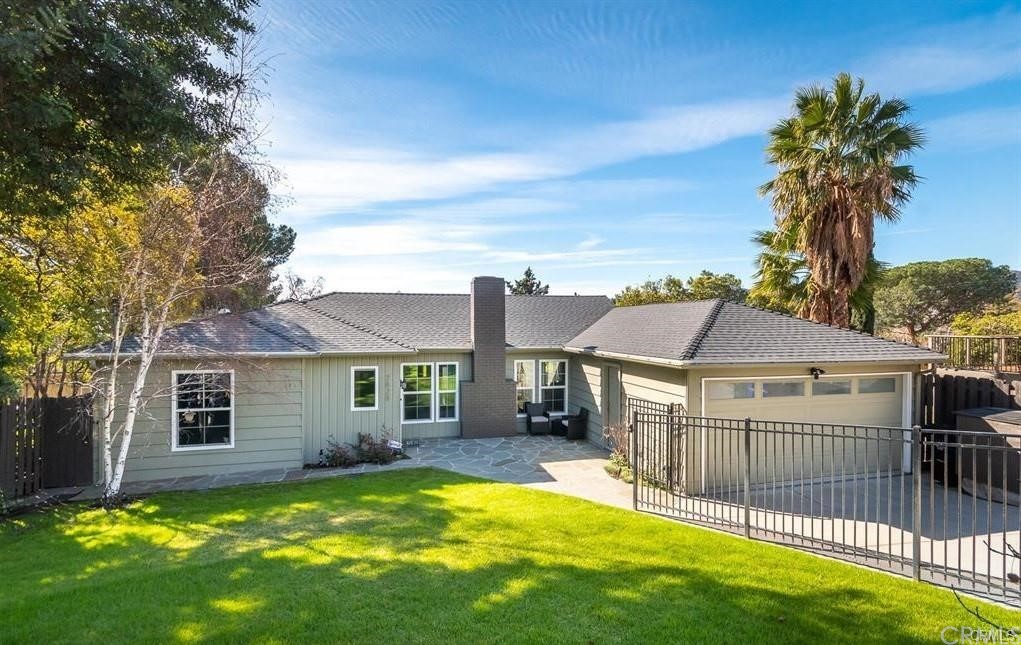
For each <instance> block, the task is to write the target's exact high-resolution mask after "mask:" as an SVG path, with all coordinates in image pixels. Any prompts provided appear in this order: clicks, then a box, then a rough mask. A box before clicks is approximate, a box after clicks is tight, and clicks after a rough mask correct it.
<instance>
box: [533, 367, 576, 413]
mask: <svg viewBox="0 0 1021 645" xmlns="http://www.w3.org/2000/svg"><path fill="white" fill-rule="evenodd" d="M543 363H563V364H564V384H563V385H543V384H542V364H543ZM570 368H571V363H570V362H569V361H568V360H567V359H566V358H540V359H539V360H538V362H537V365H536V375H537V376H538V377H539V378H537V379H536V381H535V386H536V387H537V388H538V389H539V403H542V391H543V390H560V389H563V390H564V409H563V410H557V411H553V410H547V412H549V413H550V414H567V413H568V410H570V409H571V405H570V401H568V400H567V396H568V395H567V393H568V391H569V390H570V388H569V387H568V386H569V385H570V379H571V377H570V374H569V373H570V371H571V369H570Z"/></svg>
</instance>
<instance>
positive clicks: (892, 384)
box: [858, 376, 897, 394]
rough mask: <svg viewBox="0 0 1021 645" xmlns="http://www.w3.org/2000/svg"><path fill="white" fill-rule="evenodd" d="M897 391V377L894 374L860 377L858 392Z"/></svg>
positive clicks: (881, 392) (880, 392)
mask: <svg viewBox="0 0 1021 645" xmlns="http://www.w3.org/2000/svg"><path fill="white" fill-rule="evenodd" d="M896 391H897V379H896V378H894V377H892V376H885V377H882V378H861V379H858V394H889V393H891V392H896Z"/></svg>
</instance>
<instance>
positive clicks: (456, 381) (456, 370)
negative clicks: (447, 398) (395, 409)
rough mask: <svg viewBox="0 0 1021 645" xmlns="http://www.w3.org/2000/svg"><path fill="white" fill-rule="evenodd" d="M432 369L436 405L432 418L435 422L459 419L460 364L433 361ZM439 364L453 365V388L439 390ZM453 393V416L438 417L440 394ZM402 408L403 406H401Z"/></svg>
mask: <svg viewBox="0 0 1021 645" xmlns="http://www.w3.org/2000/svg"><path fill="white" fill-rule="evenodd" d="M433 365H434V367H433V370H434V371H435V374H436V377H435V379H434V385H435V388H434V389H435V394H434V395H435V397H436V406H435V410H434V413H433V419H434V421H435V422H436V423H449V422H452V421H459V420H460V419H461V366H460V365H459V364H458V363H457V361H442V362H439V361H438V362H436V363H433ZM440 365H453V366H454V389H453V390H441V389H440ZM451 392H453V393H454V416H453V417H444V418H442V419H441V418H440V395H441V394H450V393H451ZM401 409H402V410H403V409H404V407H403V406H401Z"/></svg>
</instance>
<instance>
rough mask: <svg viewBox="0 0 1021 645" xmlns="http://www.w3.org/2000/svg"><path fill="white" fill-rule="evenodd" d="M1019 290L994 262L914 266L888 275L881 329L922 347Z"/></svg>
mask: <svg viewBox="0 0 1021 645" xmlns="http://www.w3.org/2000/svg"><path fill="white" fill-rule="evenodd" d="M1014 288H1015V283H1014V274H1013V272H1012V271H1011V270H1010V268H1009V267H1007V266H994V265H993V263H992V262H990V261H989V260H985V259H981V258H962V259H954V260H943V261H940V262H911V263H909V264H904V265H901V266H897V267H893V268H892V269H888V270H887V271H885V272H884V273H883V277H882V280H881V281H880V283H879V285H878V287H877V288H876V293H875V307H876V324H877V326H878V327H879V329H880V330H883V331H895V330H903V331H904V332H905V333H906V334H907V335H908V337H909V338H910V339H911V342H913V343H916V344H917V343H918V341H919V340H920V337H921V336H922V335H923V334H927V333H932V332H935V331H936V330H938V329H939V328H941V327H944V326H946V325H949V324H950V323H951V321H953V320H954V317H955V316H957V315H958V314H968V313H970V314H976V315H977V314H980V313H981V312H982V310H983V309H984V308H985V307H987V306H990V305H1003V304H1004V303H1005V302H1006V299H1007V297H1008V296H1009V294H1011V293H1012V292H1013V291H1014Z"/></svg>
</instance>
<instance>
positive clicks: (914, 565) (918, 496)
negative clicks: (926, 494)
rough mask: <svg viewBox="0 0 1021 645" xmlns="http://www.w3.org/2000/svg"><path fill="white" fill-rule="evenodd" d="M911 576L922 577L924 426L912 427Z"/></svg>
mask: <svg viewBox="0 0 1021 645" xmlns="http://www.w3.org/2000/svg"><path fill="white" fill-rule="evenodd" d="M911 456H912V467H911V577H913V578H914V579H915V580H921V579H922V428H921V427H919V426H912V427H911Z"/></svg>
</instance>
